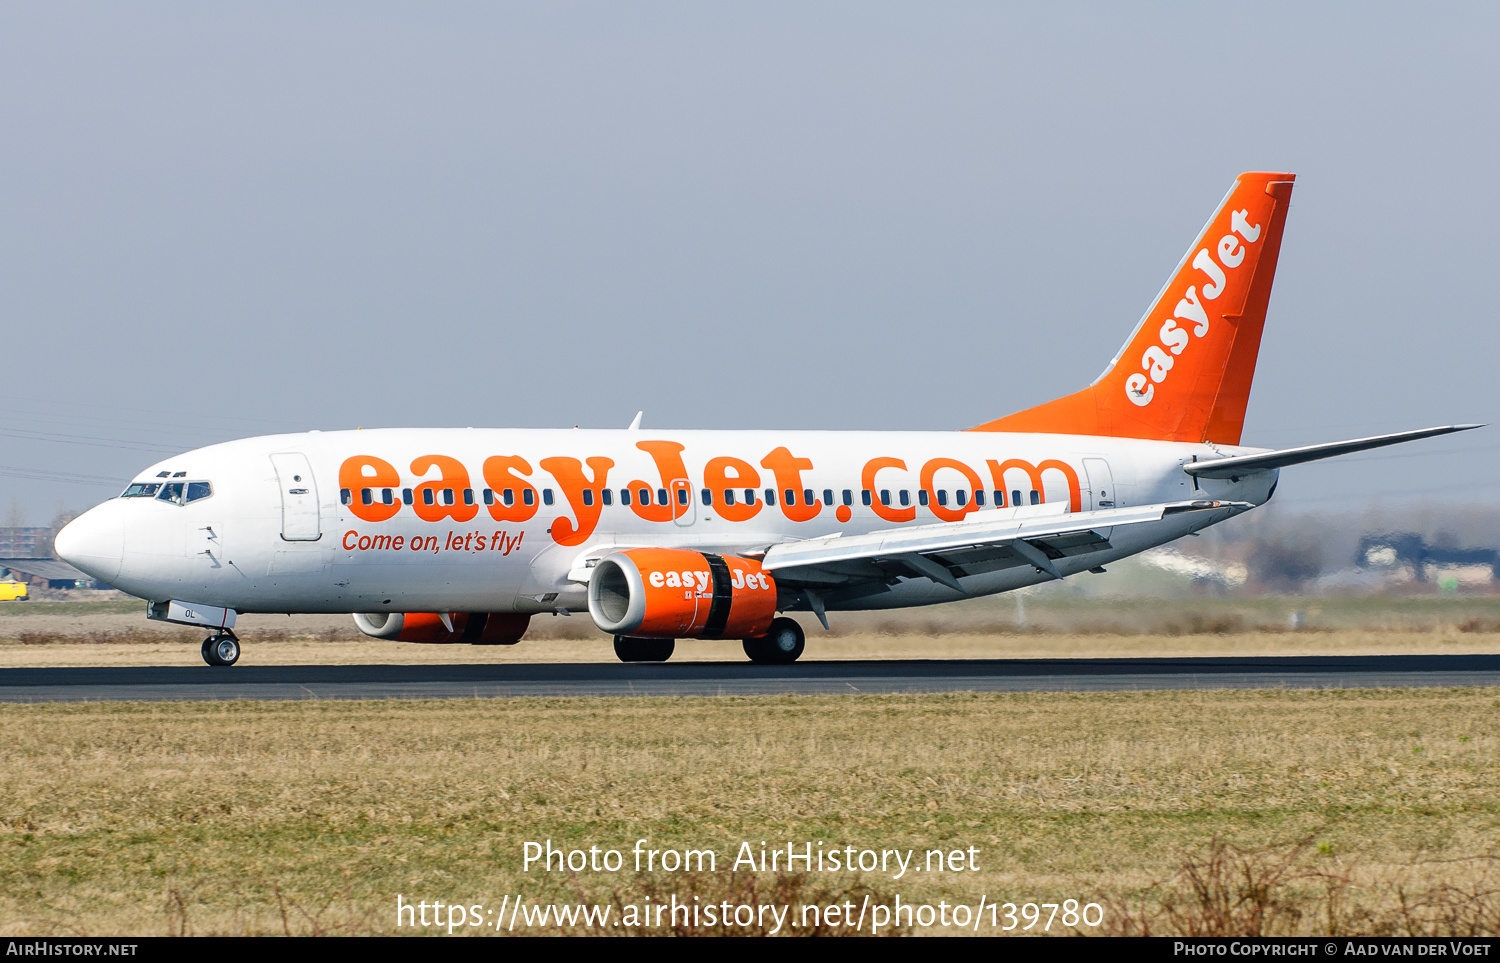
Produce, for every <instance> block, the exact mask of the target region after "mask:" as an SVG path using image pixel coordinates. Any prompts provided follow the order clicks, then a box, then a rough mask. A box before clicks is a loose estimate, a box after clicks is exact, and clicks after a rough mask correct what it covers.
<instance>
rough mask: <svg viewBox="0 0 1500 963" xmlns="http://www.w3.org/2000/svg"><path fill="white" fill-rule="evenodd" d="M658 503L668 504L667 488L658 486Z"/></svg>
mask: <svg viewBox="0 0 1500 963" xmlns="http://www.w3.org/2000/svg"><path fill="white" fill-rule="evenodd" d="M656 504H658V505H665V504H667V490H666V489H665V488H658V489H657V490H656Z"/></svg>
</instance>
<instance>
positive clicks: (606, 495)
mask: <svg viewBox="0 0 1500 963" xmlns="http://www.w3.org/2000/svg"><path fill="white" fill-rule="evenodd" d="M599 496H600V497H601V498H603V499H604V504H606V505H613V504H614V503H615V491H614V489H613V488H606V489H604V490H603V491H601V492H600V493H599Z"/></svg>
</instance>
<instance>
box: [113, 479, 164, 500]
mask: <svg viewBox="0 0 1500 963" xmlns="http://www.w3.org/2000/svg"><path fill="white" fill-rule="evenodd" d="M160 490H161V483H160V482H136V483H135V484H133V485H131V486H130V487H129V488H126V489H125V491H124V492H123V493H122V494H121V495H120V497H121V498H154V497H156V493H157V492H158V491H160Z"/></svg>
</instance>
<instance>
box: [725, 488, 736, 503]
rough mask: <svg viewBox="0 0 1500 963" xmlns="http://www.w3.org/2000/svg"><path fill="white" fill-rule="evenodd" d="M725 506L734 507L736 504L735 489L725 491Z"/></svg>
mask: <svg viewBox="0 0 1500 963" xmlns="http://www.w3.org/2000/svg"><path fill="white" fill-rule="evenodd" d="M724 504H726V505H733V504H734V489H733V488H726V489H724Z"/></svg>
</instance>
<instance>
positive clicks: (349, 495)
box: [339, 488, 354, 505]
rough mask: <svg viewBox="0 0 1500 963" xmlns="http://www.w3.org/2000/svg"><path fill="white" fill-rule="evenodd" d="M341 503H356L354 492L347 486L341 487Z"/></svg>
mask: <svg viewBox="0 0 1500 963" xmlns="http://www.w3.org/2000/svg"><path fill="white" fill-rule="evenodd" d="M339 504H340V505H353V504H354V493H353V492H351V491H350V490H349V489H347V488H340V489H339Z"/></svg>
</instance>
